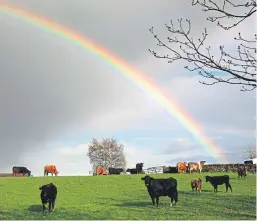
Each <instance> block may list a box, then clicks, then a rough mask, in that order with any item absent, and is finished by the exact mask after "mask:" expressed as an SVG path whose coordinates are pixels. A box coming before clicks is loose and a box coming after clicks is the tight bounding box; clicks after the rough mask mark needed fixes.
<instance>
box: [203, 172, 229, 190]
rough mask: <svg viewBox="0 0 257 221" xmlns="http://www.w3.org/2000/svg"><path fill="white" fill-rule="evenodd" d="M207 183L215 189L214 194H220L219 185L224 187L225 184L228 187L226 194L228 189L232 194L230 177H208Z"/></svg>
mask: <svg viewBox="0 0 257 221" xmlns="http://www.w3.org/2000/svg"><path fill="white" fill-rule="evenodd" d="M206 182H210V183H211V185H212V186H213V187H214V192H216V193H217V192H218V185H222V184H224V183H225V185H226V192H228V187H229V188H230V190H231V192H232V187H231V185H230V183H229V176H228V175H224V176H206Z"/></svg>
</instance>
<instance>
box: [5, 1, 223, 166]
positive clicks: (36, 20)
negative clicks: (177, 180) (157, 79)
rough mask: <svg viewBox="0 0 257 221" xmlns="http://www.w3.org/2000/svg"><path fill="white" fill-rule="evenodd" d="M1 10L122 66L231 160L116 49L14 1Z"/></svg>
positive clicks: (197, 135)
mask: <svg viewBox="0 0 257 221" xmlns="http://www.w3.org/2000/svg"><path fill="white" fill-rule="evenodd" d="M0 12H2V13H7V14H9V15H13V16H16V17H18V18H20V19H23V20H25V21H26V22H28V23H30V24H33V25H35V26H37V27H39V28H41V29H43V30H45V31H48V32H52V33H54V34H56V35H58V36H59V37H60V38H63V39H66V40H68V41H69V42H71V43H72V44H74V45H77V46H80V47H82V48H83V49H85V50H86V51H88V52H90V53H92V54H94V55H96V56H97V57H99V58H100V59H102V60H103V61H104V62H106V63H107V64H109V65H111V66H112V67H113V68H114V69H116V70H119V71H120V73H122V74H123V75H124V76H126V77H127V78H128V79H130V80H131V81H132V82H133V83H134V84H136V85H137V86H138V87H139V88H141V89H142V90H143V91H145V92H146V93H148V94H149V95H150V96H151V97H153V98H154V99H155V100H156V101H157V102H158V103H159V104H160V105H161V106H162V107H163V108H164V109H165V110H166V111H167V112H168V113H169V115H171V116H174V117H176V119H177V120H178V121H179V122H180V123H181V124H182V125H183V126H184V127H185V128H186V129H187V130H188V131H190V133H191V134H193V135H194V136H195V138H196V139H197V140H199V141H200V143H201V144H202V145H203V147H205V149H206V150H207V151H208V152H209V153H210V154H211V156H212V157H214V158H215V159H216V160H217V161H219V162H222V163H225V162H227V159H226V157H225V155H224V154H222V152H221V151H220V149H219V148H218V147H217V146H216V145H215V144H214V143H213V142H212V141H211V140H210V139H209V138H207V137H206V136H204V135H203V133H202V132H201V130H200V126H199V125H197V124H196V122H194V121H193V119H192V118H191V117H190V116H189V114H187V113H186V112H185V111H184V110H182V109H181V108H180V107H178V105H176V104H175V102H171V101H170V100H169V99H168V98H167V96H165V95H164V93H163V92H161V91H160V89H159V88H158V87H157V85H156V84H154V82H152V81H151V80H150V79H149V78H147V77H146V76H145V75H143V73H140V72H139V71H138V70H136V69H135V68H133V67H131V65H129V64H128V63H126V62H125V61H123V60H121V59H120V58H118V57H117V56H114V55H113V54H112V53H110V52H109V51H107V50H106V49H104V48H103V47H100V46H99V45H98V44H96V43H95V42H93V41H91V40H89V39H87V38H86V37H84V36H82V35H79V34H77V33H75V32H74V31H72V30H69V29H68V28H66V27H63V26H61V25H59V24H56V23H54V22H52V21H49V20H47V19H45V18H43V17H40V16H38V15H35V14H33V13H31V12H28V11H25V10H23V9H20V8H16V7H13V6H10V5H0Z"/></svg>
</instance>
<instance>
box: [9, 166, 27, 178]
mask: <svg viewBox="0 0 257 221" xmlns="http://www.w3.org/2000/svg"><path fill="white" fill-rule="evenodd" d="M19 173H22V174H23V176H24V175H25V174H28V176H30V175H31V171H30V170H28V169H27V168H26V167H15V166H14V167H13V168H12V175H13V176H16V175H17V174H19Z"/></svg>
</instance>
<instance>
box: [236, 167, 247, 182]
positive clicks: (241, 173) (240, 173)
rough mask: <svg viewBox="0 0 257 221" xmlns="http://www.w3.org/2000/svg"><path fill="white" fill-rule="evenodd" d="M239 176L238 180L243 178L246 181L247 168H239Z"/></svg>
mask: <svg viewBox="0 0 257 221" xmlns="http://www.w3.org/2000/svg"><path fill="white" fill-rule="evenodd" d="M237 174H238V179H239V177H241V178H243V177H244V179H245V177H246V168H245V167H239V168H238V170H237Z"/></svg>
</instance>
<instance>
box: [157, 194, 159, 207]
mask: <svg viewBox="0 0 257 221" xmlns="http://www.w3.org/2000/svg"><path fill="white" fill-rule="evenodd" d="M156 206H157V207H159V196H157V197H156Z"/></svg>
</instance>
